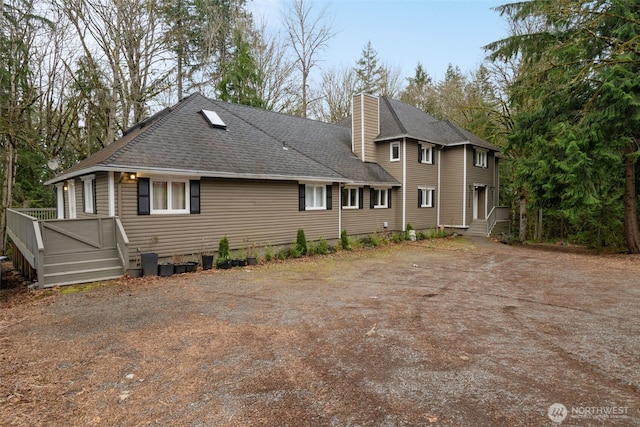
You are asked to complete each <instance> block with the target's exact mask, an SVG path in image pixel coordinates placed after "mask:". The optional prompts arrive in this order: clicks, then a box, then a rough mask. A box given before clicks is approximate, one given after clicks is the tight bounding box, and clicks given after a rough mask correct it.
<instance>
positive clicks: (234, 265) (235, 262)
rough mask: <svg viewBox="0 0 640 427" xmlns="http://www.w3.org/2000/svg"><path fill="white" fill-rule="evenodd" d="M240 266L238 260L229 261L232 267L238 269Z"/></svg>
mask: <svg viewBox="0 0 640 427" xmlns="http://www.w3.org/2000/svg"><path fill="white" fill-rule="evenodd" d="M239 265H240V260H239V259H238V258H235V259H232V260H231V266H232V267H238V266H239Z"/></svg>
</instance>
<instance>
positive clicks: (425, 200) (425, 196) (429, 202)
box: [418, 187, 435, 208]
mask: <svg viewBox="0 0 640 427" xmlns="http://www.w3.org/2000/svg"><path fill="white" fill-rule="evenodd" d="M434 193H435V189H433V188H427V187H418V207H419V208H432V207H433V195H434Z"/></svg>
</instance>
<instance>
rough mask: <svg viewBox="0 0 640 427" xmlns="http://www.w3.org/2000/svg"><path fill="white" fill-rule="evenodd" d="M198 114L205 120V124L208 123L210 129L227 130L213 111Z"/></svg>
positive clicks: (201, 111) (203, 111) (202, 111)
mask: <svg viewBox="0 0 640 427" xmlns="http://www.w3.org/2000/svg"><path fill="white" fill-rule="evenodd" d="M200 113H201V114H202V116H203V117H204V118H205V120H206V121H207V123H209V126H211V127H212V128H218V129H226V128H227V125H226V124H225V123H224V122H223V121H222V119H221V118H220V116H219V115H218V113H216V112H215V111H211V110H200Z"/></svg>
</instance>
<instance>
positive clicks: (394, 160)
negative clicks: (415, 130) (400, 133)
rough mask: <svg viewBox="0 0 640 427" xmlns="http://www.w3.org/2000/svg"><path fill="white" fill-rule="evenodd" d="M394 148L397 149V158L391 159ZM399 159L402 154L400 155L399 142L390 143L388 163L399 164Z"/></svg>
mask: <svg viewBox="0 0 640 427" xmlns="http://www.w3.org/2000/svg"><path fill="white" fill-rule="evenodd" d="M394 146H397V147H398V157H397V158H394V157H393V147H394ZM401 157H402V153H400V143H399V142H392V143H391V144H389V161H390V162H399V161H400V158H401Z"/></svg>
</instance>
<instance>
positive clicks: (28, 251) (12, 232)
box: [7, 209, 44, 283]
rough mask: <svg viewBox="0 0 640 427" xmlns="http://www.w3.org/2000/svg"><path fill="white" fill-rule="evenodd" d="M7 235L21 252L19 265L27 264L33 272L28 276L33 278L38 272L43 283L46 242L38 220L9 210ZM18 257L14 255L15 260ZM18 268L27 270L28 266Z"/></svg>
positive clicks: (39, 280) (40, 281)
mask: <svg viewBox="0 0 640 427" xmlns="http://www.w3.org/2000/svg"><path fill="white" fill-rule="evenodd" d="M7 234H8V235H9V237H10V238H11V241H12V242H13V244H14V245H15V247H16V249H17V250H18V251H20V259H19V262H18V264H23V263H24V262H26V263H27V264H28V265H29V266H30V267H31V271H29V274H27V276H29V278H31V277H30V276H31V275H32V273H33V272H36V273H37V275H38V276H37V277H38V282H39V283H42V279H43V278H42V275H43V274H44V273H43V270H44V269H43V262H44V242H43V240H42V234H41V232H40V224H39V221H38V219H37V218H36V217H34V216H31V215H27V214H26V213H22V212H19V211H17V210H15V209H7ZM17 255H18V254H14V258H16V256H17ZM14 261H15V260H14ZM14 264H15V262H14ZM17 267H22V269H25V268H26V265H22V266H17ZM23 273H24V271H23Z"/></svg>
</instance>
